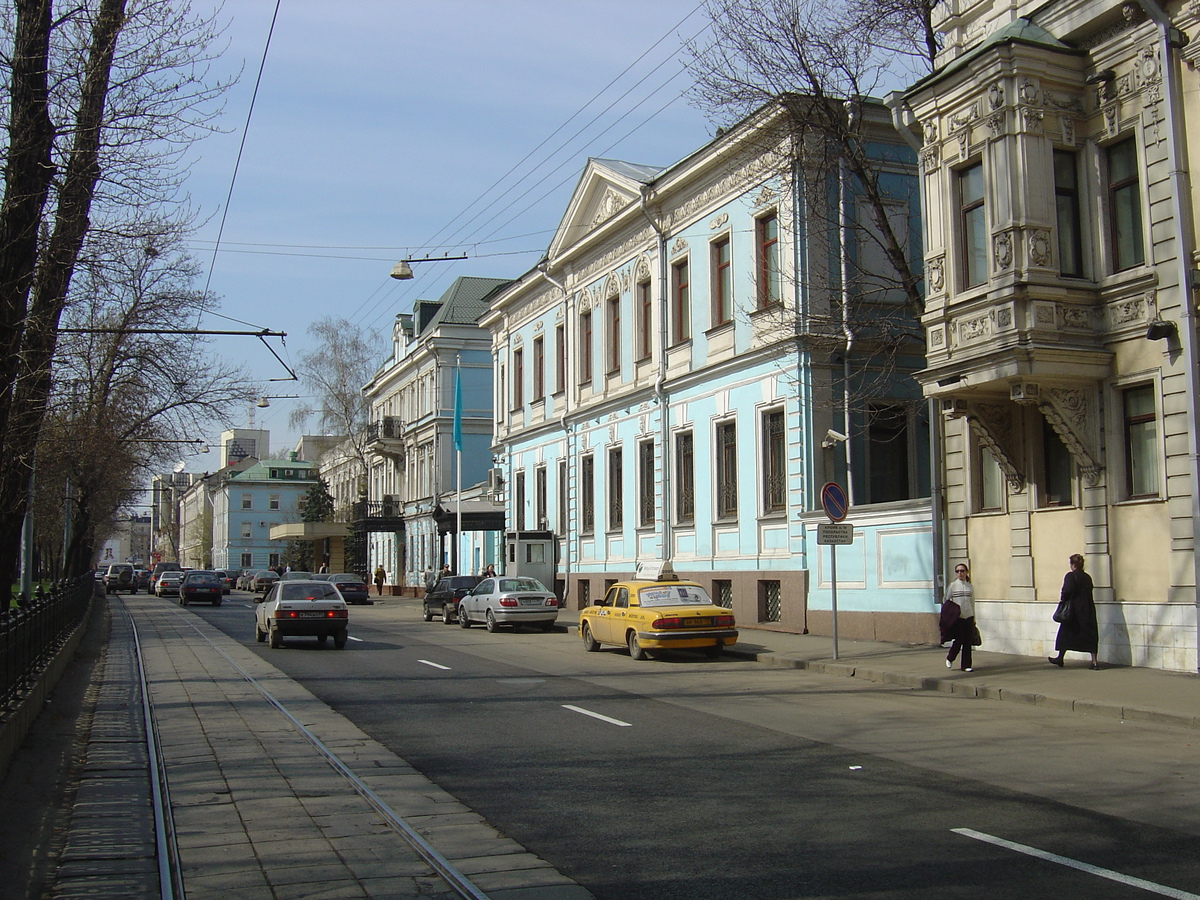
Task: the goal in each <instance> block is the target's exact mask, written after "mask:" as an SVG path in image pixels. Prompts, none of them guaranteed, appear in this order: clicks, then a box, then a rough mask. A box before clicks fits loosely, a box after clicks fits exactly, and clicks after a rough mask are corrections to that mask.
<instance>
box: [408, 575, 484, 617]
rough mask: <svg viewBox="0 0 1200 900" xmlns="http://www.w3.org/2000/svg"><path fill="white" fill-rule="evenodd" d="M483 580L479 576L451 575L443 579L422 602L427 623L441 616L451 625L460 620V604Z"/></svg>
mask: <svg viewBox="0 0 1200 900" xmlns="http://www.w3.org/2000/svg"><path fill="white" fill-rule="evenodd" d="M482 580H483V579H482V578H481V577H479V576H478V575H451V576H450V577H449V578H442V579H440V580H439V581H438V583H437V584H435V585H434V586H433V590H431V591H430V592H429V593H428V594H426V595H425V599H424V600H422V601H421V611H422V613H423V615H424V618H425V621H426V622H432V621H433V619H434V616H440V617H441V620H442V622H444V623H445V624H447V625H449V624H450V623H451V622H453V621H454V620H455V619H457V618H458V603H459V601H460V600H462V598H463V597H464V596H465V595H467V594H469V593H470V592H471V591H473V590H474V589H475V587H476V586H477V585H478V584H479V582H481V581H482Z"/></svg>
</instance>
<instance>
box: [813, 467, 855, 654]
mask: <svg viewBox="0 0 1200 900" xmlns="http://www.w3.org/2000/svg"><path fill="white" fill-rule="evenodd" d="M821 507H822V508H823V509H824V510H825V515H827V516H829V524H828V525H825V524H818V525H817V545H818V546H822V545H825V546H828V547H829V582H830V585H831V587H832V591H831V593H830V607H831V610H832V612H833V658H834V659H837V658H838V621H837V548H838V545H839V544H853V543H854V526H853V525H851V524H849V523H843V522H842V520H843V519H844V518H846V513H847V512H848V511H849V509H850V503H849V501H848V500H847V498H846V491H845V489H844V488H843V487H842V486H841V485H840V484H838V483H837V482H836V481H829V482H826V483H825V485H824V486H823V487H822V488H821Z"/></svg>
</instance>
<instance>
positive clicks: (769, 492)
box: [762, 409, 787, 513]
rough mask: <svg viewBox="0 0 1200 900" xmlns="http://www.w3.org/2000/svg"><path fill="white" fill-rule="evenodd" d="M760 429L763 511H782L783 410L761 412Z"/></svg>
mask: <svg viewBox="0 0 1200 900" xmlns="http://www.w3.org/2000/svg"><path fill="white" fill-rule="evenodd" d="M762 429H763V432H762V441H763V443H762V477H763V484H762V504H763V512H764V513H777V512H783V511H784V510H785V509H787V442H786V440H785V438H784V430H783V410H780V409H776V410H772V411H771V412H767V413H763V419H762Z"/></svg>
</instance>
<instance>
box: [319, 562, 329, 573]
mask: <svg viewBox="0 0 1200 900" xmlns="http://www.w3.org/2000/svg"><path fill="white" fill-rule="evenodd" d="M318 572H320V574H322V575H328V574H329V566H327V565H325V563H321V568H320V569H318Z"/></svg>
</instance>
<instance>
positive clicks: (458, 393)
mask: <svg viewBox="0 0 1200 900" xmlns="http://www.w3.org/2000/svg"><path fill="white" fill-rule="evenodd" d="M454 449H455V450H457V451H459V452H460V453H461V452H462V365H455V367H454Z"/></svg>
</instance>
